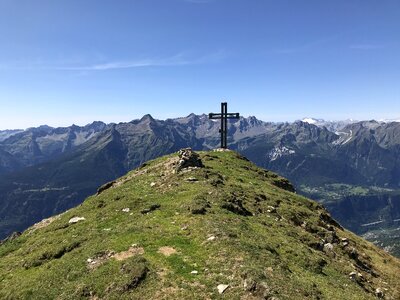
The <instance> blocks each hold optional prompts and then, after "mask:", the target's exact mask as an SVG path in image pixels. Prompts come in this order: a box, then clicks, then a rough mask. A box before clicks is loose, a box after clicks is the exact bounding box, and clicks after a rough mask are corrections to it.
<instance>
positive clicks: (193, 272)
mask: <svg viewBox="0 0 400 300" xmlns="http://www.w3.org/2000/svg"><path fill="white" fill-rule="evenodd" d="M190 274H193V275H197V274H199V271H196V270H193V271H192V272H190Z"/></svg>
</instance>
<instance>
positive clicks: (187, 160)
mask: <svg viewBox="0 0 400 300" xmlns="http://www.w3.org/2000/svg"><path fill="white" fill-rule="evenodd" d="M178 155H179V161H178V164H177V166H176V172H179V171H181V170H183V169H187V168H204V165H203V162H202V161H201V159H200V156H199V155H198V154H197V153H196V152H194V151H193V150H192V148H184V149H181V150H179V151H178Z"/></svg>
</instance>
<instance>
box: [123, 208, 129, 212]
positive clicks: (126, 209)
mask: <svg viewBox="0 0 400 300" xmlns="http://www.w3.org/2000/svg"><path fill="white" fill-rule="evenodd" d="M122 211H123V212H127V213H128V212H129V211H130V208H129V207H127V208H123V209H122Z"/></svg>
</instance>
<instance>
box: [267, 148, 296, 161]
mask: <svg viewBox="0 0 400 300" xmlns="http://www.w3.org/2000/svg"><path fill="white" fill-rule="evenodd" d="M294 153H296V151H294V150H293V149H289V148H288V147H286V146H279V147H275V148H274V149H272V150H271V151H270V152H269V153H268V154H267V157H268V159H269V160H270V161H274V160H277V159H278V158H280V157H282V156H284V155H291V154H294Z"/></svg>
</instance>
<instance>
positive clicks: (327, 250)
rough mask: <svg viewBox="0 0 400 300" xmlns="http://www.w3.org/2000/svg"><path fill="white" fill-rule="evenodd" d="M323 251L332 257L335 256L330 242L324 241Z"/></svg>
mask: <svg viewBox="0 0 400 300" xmlns="http://www.w3.org/2000/svg"><path fill="white" fill-rule="evenodd" d="M323 251H324V252H325V254H327V255H329V256H332V257H334V256H335V252H333V245H332V244H331V243H326V244H324V248H323Z"/></svg>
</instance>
